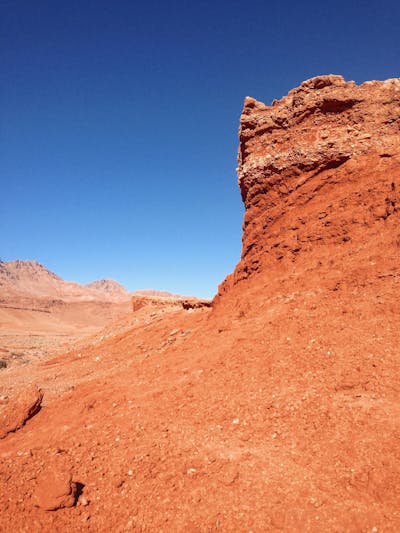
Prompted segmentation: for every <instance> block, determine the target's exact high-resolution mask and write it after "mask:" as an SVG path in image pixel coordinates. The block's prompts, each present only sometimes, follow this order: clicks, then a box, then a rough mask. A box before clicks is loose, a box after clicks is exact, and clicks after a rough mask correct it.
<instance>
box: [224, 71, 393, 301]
mask: <svg viewBox="0 0 400 533" xmlns="http://www.w3.org/2000/svg"><path fill="white" fill-rule="evenodd" d="M239 136H240V145H239V155H238V162H239V166H238V178H239V185H240V190H241V194H242V198H243V202H244V204H245V207H246V213H245V217H244V224H243V230H244V233H243V251H242V257H241V262H240V263H239V264H238V266H237V269H236V271H235V274H234V276H233V279H231V280H230V281H231V282H232V281H233V282H234V283H236V282H238V281H240V280H241V279H243V278H247V277H248V276H249V275H250V274H252V273H253V272H255V271H259V270H262V265H268V266H271V265H272V264H275V263H276V262H277V261H278V262H281V261H284V262H285V260H286V261H287V260H289V261H291V262H295V261H298V258H299V255H300V256H301V255H304V253H305V252H309V251H311V250H313V252H315V250H316V249H318V248H319V247H321V246H324V245H328V246H330V247H331V252H332V253H334V252H333V249H334V248H337V247H339V248H341V249H343V248H344V247H347V248H353V249H354V248H356V247H359V246H361V247H365V246H367V245H368V244H367V242H368V240H367V239H366V237H365V235H366V234H367V233H368V239H370V238H371V237H373V235H374V234H376V233H379V234H380V235H382V233H383V234H385V235H386V236H389V235H390V236H391V237H393V232H392V228H391V227H390V226H391V225H392V224H393V219H394V218H396V219H397V217H398V212H397V208H398V202H399V199H400V198H399V189H400V172H399V171H400V140H399V137H400V79H390V80H386V81H383V82H379V81H371V82H366V83H364V84H362V85H360V86H357V85H356V84H355V83H354V82H346V81H345V80H344V79H343V78H342V77H341V76H333V75H330V76H320V77H316V78H312V79H310V80H307V81H305V82H303V83H302V84H301V85H300V87H298V88H296V89H293V90H292V91H290V92H289V94H288V95H287V96H285V97H284V98H282V99H281V100H280V101H274V102H273V103H272V105H271V106H266V105H265V104H263V103H261V102H258V101H256V100H254V99H253V98H246V99H245V102H244V108H243V112H242V116H241V119H240V130H239ZM366 230H368V232H367V231H366ZM391 237H390V238H389V239H387V240H388V242H387V244H390V243H389V241H391V240H392V238H391ZM332 247H333V248H332ZM228 285H229V283H228ZM226 288H227V284H225V285H224V286H223V287H222V291H223V290H224V289H226Z"/></svg>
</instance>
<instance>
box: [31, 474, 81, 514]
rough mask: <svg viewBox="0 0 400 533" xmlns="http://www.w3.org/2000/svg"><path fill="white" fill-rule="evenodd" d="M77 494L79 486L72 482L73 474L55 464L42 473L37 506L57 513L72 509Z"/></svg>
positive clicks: (36, 495) (38, 486)
mask: <svg viewBox="0 0 400 533" xmlns="http://www.w3.org/2000/svg"><path fill="white" fill-rule="evenodd" d="M76 492H77V486H76V483H73V482H72V476H71V472H70V471H68V469H60V467H59V466H58V465H57V464H54V465H52V466H51V467H47V468H46V469H45V470H44V471H42V472H41V474H40V476H39V479H38V481H37V487H36V492H35V497H36V501H37V505H38V506H39V507H41V508H42V509H44V510H45V511H57V510H58V509H63V508H65V507H72V506H73V505H74V504H75V499H76Z"/></svg>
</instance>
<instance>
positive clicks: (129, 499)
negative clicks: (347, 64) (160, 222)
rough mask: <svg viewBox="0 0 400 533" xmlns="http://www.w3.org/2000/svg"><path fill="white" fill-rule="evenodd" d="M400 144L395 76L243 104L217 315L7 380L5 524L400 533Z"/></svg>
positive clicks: (141, 333) (154, 326)
mask: <svg viewBox="0 0 400 533" xmlns="http://www.w3.org/2000/svg"><path fill="white" fill-rule="evenodd" d="M399 139H400V80H399V79H394V80H387V81H385V82H377V81H374V82H367V83H364V84H363V85H360V86H357V85H355V84H354V83H353V82H345V81H344V80H343V78H341V77H340V76H321V77H317V78H313V79H311V80H307V81H306V82H304V83H303V84H301V86H300V87H298V88H296V89H294V90H293V91H291V92H290V93H289V94H288V95H287V96H285V97H284V98H282V100H280V101H276V102H273V103H272V105H270V106H267V105H264V104H262V103H260V102H257V101H255V100H254V99H249V98H248V99H246V101H245V106H244V109H243V113H242V117H241V125H240V148H239V169H238V174H239V185H240V188H241V193H242V197H243V200H244V203H245V206H246V213H245V220H244V233H243V251H242V257H241V260H240V261H239V263H238V265H237V267H236V269H235V272H234V273H233V274H232V275H230V276H228V278H227V279H226V280H225V281H224V282H223V283H222V285H221V287H220V290H219V293H218V295H217V297H216V298H215V299H214V302H213V306H212V308H211V309H210V308H207V307H205V306H201V307H197V308H196V307H189V308H187V309H182V308H178V307H177V306H170V307H168V306H165V307H162V308H161V307H160V308H159V309H157V308H155V307H151V306H144V307H141V308H139V309H137V310H135V312H134V313H132V314H130V315H127V316H125V317H124V318H122V319H120V320H119V321H117V322H116V323H114V324H111V325H108V326H107V327H106V328H105V329H104V331H103V332H102V334H101V337H96V338H91V339H90V341H87V342H86V344H85V345H81V346H79V349H78V348H77V349H74V350H71V351H69V352H68V353H66V354H63V355H59V356H58V357H56V358H51V359H49V360H47V361H45V362H43V363H32V364H31V365H29V371H28V372H27V369H26V368H24V367H17V366H15V367H14V368H7V369H5V370H2V371H1V373H2V374H1V376H2V378H3V377H4V381H3V383H4V385H3V391H4V392H3V396H2V398H3V400H2V402H3V409H2V413H0V438H1V437H3V438H2V440H0V457H1V458H2V462H1V463H0V474H1V475H0V504H1V508H2V513H1V516H0V524H1V526H2V529H3V530H4V531H21V530H23V529H24V528H25V527H26V524H28V523H29V528H30V530H32V531H50V530H54V529H57V530H59V531H70V530H80V529H82V528H83V529H85V530H87V531H96V532H97V531H98V532H103V531H104V532H105V531H130V530H133V529H135V530H138V531H185V530H187V531H254V532H264V531H271V532H275V531H285V532H294V531H307V532H341V531H346V532H350V533H353V532H354V533H355V532H379V531H388V532H389V531H390V532H392V531H393V532H395V531H399V530H400V515H399V503H400V491H399V486H400V466H399V465H400V451H399V450H400V448H399V444H398V443H399V435H400V411H399V401H398V399H399V395H400V385H399V379H398V376H399V371H400V357H399V351H398V346H399V344H400V332H399V331H400V330H399V327H398V317H399V314H400V304H399V298H398V286H399V280H400V271H399V266H398V257H399V246H400V244H399V243H400V236H399V229H398V228H399V218H400V214H399V211H398V201H399V198H398V190H399V187H400V181H399V180H400V142H399ZM27 383H30V384H32V385H35V386H36V388H35V387H33V388H32V387H31V388H27ZM37 387H39V388H40V389H41V391H39V390H38V389H37ZM42 393H43V394H44V396H43V408H42V409H41V410H39V408H40V404H41V402H42ZM24 424H25V425H24ZM16 450H18V452H17V453H16ZM48 509H53V510H55V511H53V512H49V511H47V510H48Z"/></svg>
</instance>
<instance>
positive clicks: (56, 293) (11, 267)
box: [0, 260, 129, 301]
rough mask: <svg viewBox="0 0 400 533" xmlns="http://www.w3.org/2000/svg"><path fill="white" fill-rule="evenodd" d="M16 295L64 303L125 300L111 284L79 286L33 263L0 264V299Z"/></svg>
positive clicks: (119, 287)
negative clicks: (53, 299)
mask: <svg viewBox="0 0 400 533" xmlns="http://www.w3.org/2000/svg"><path fill="white" fill-rule="evenodd" d="M10 295H19V296H26V297H28V296H31V297H46V298H47V297H50V298H60V299H62V300H64V301H73V300H101V301H123V300H127V299H129V293H128V291H126V289H125V288H124V287H123V286H122V285H120V284H119V283H117V282H116V281H114V280H104V279H103V280H99V281H94V282H92V283H89V284H88V285H80V284H79V283H75V282H72V281H64V280H63V279H62V278H60V277H59V276H57V275H56V274H54V273H53V272H51V271H50V270H48V269H47V268H46V267H45V266H43V265H41V264H40V263H38V262H37V261H21V260H16V261H9V262H4V261H1V262H0V297H4V296H10Z"/></svg>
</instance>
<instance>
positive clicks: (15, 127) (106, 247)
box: [0, 0, 400, 296]
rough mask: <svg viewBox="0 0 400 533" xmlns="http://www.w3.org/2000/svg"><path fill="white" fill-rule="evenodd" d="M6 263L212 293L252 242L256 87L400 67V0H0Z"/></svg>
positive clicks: (0, 230)
mask: <svg viewBox="0 0 400 533" xmlns="http://www.w3.org/2000/svg"><path fill="white" fill-rule="evenodd" d="M0 11H1V12H0V68H1V70H0V72H1V81H0V85H1V92H0V99H1V100H0V104H1V110H0V111H1V112H0V181H1V190H0V258H2V259H3V260H11V259H16V258H21V259H28V258H29V259H35V260H37V261H39V262H42V263H44V264H45V265H46V266H48V267H49V268H50V269H51V270H53V271H55V272H56V273H58V274H59V275H61V276H62V277H63V278H65V279H68V280H75V281H79V282H81V283H87V282H90V281H92V280H94V279H98V278H103V277H111V278H114V279H116V280H118V281H120V282H121V283H123V284H124V285H125V286H126V287H127V288H128V289H130V290H135V289H139V288H155V289H165V290H170V291H173V292H178V293H184V294H195V295H199V296H210V295H212V294H214V293H215V291H216V287H217V285H218V283H220V282H221V281H222V279H223V278H224V276H225V275H226V274H227V273H229V272H230V271H232V270H233V268H234V266H235V263H236V262H237V261H238V260H239V256H240V250H241V223H242V216H243V207H242V203H241V200H240V194H239V190H238V187H237V178H236V174H235V167H236V153H237V144H238V140H237V129H238V121H239V116H240V112H241V108H242V103H243V98H244V97H245V96H246V95H251V96H253V97H255V98H257V99H259V100H262V101H264V102H266V103H270V101H271V100H272V99H274V98H280V97H281V96H283V95H284V94H286V93H287V92H288V91H289V90H290V89H291V88H292V87H295V86H297V85H298V84H299V83H300V82H301V81H303V80H305V79H307V78H310V77H312V76H315V75H318V74H329V73H334V74H342V75H343V76H344V77H345V78H346V79H353V80H355V81H356V82H363V81H365V80H368V79H385V78H390V77H397V76H399V75H400V73H399V66H400V65H399V62H400V46H399V45H400V31H399V23H400V3H399V2H398V1H394V0H388V1H386V2H382V3H378V2H376V1H366V2H362V1H358V2H357V1H353V2H349V1H346V2H344V1H341V0H339V1H334V2H333V1H329V0H328V1H324V2H321V1H319V2H317V1H307V0H306V1H302V2H299V1H287V2H284V3H282V2H268V1H253V2H252V1H249V2H244V1H243V0H242V1H236V0H231V1H218V0H217V1H213V2H211V1H209V2H208V1H205V2H201V1H200V2H191V1H189V0H188V1H176V0H170V1H164V2H162V1H158V2H156V1H153V0H147V2H142V1H141V2H139V1H135V0H131V1H126V0H125V1H118V0H116V1H111V0H109V1H107V2H106V1H103V0H93V1H85V0H79V1H76V0H68V1H67V0H64V1H58V0H48V1H46V0H37V1H33V0H26V1H20V0H11V1H8V0H3V1H1V2H0Z"/></svg>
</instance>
